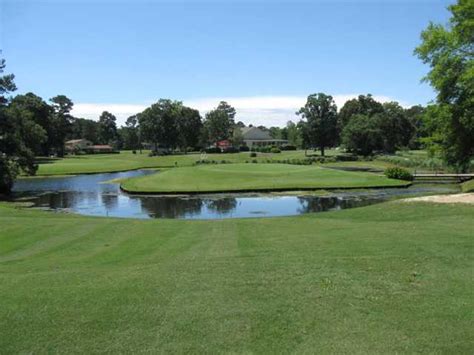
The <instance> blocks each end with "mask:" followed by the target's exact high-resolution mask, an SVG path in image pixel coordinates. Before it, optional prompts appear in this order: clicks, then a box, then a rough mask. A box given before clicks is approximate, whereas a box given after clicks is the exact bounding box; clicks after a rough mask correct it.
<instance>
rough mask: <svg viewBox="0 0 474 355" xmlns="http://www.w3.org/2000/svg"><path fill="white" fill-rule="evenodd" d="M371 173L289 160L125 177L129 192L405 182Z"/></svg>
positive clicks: (212, 190)
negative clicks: (300, 164)
mask: <svg viewBox="0 0 474 355" xmlns="http://www.w3.org/2000/svg"><path fill="white" fill-rule="evenodd" d="M406 185H407V182H405V181H399V180H393V179H388V178H386V177H384V176H380V175H375V174H372V173H363V172H349V171H339V170H334V169H327V168H321V167H316V166H297V165H288V164H227V165H225V164H219V165H203V166H196V167H184V168H177V169H170V170H168V171H164V172H159V173H157V174H153V175H148V176H143V177H138V178H133V179H129V180H126V181H124V182H123V183H122V185H121V187H122V189H123V190H124V191H127V192H130V193H212V192H243V191H284V190H298V189H301V190H309V189H331V188H341V189H342V188H370V187H394V186H406Z"/></svg>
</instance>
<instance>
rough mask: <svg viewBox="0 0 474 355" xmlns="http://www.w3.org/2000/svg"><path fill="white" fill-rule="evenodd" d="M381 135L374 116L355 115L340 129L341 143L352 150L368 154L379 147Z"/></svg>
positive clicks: (381, 139) (381, 140)
mask: <svg viewBox="0 0 474 355" xmlns="http://www.w3.org/2000/svg"><path fill="white" fill-rule="evenodd" d="M382 142H383V136H382V132H381V129H380V127H379V121H378V119H377V117H376V116H365V115H355V116H353V117H352V118H351V119H350V121H349V122H348V124H347V125H346V126H345V127H344V130H343V131H342V144H343V145H344V146H345V147H346V148H347V149H348V150H349V151H352V152H356V153H357V154H361V155H364V156H368V155H371V154H373V152H374V151H375V150H378V149H380V148H381V146H382Z"/></svg>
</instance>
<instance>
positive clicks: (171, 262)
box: [0, 202, 474, 354]
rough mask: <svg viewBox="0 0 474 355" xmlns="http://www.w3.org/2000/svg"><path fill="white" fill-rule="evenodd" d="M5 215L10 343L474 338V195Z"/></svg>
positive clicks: (460, 347) (106, 348) (398, 345)
mask: <svg viewBox="0 0 474 355" xmlns="http://www.w3.org/2000/svg"><path fill="white" fill-rule="evenodd" d="M0 225H1V228H0V299H1V307H0V334H1V336H0V349H1V352H2V353H5V354H8V353H61V354H66V353H99V352H108V353H118V352H121V353H137V352H149V353H157V352H163V353H177V352H178V353H185V352H186V353H193V352H194V353H202V352H207V353H217V352H233V353H289V352H292V353H304V352H307V353H378V354H380V353H416V352H420V353H453V354H462V353H464V354H467V353H472V349H473V345H474V343H473V333H472V325H473V321H474V316H473V306H474V304H473V297H472V296H473V286H472V285H473V267H474V265H473V257H472V256H473V252H474V250H473V244H474V243H473V230H474V206H467V205H464V206H461V205H457V206H456V205H434V204H424V203H413V204H405V203H403V202H389V203H384V204H378V205H374V206H370V207H364V208H357V209H352V210H343V211H336V212H327V213H320V214H308V215H304V216H299V217H287V218H267V219H240V220H239V219H236V220H218V221H182V220H152V221H142V220H128V219H111V218H107V219H105V218H92V217H81V216H74V215H66V214H55V213H48V212H42V211H32V210H16V209H13V208H11V207H10V206H9V205H6V204H3V205H0Z"/></svg>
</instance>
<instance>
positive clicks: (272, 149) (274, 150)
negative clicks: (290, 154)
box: [270, 147, 281, 154]
mask: <svg viewBox="0 0 474 355" xmlns="http://www.w3.org/2000/svg"><path fill="white" fill-rule="evenodd" d="M270 153H274V154H275V153H281V150H280V148H276V147H273V148H271V149H270Z"/></svg>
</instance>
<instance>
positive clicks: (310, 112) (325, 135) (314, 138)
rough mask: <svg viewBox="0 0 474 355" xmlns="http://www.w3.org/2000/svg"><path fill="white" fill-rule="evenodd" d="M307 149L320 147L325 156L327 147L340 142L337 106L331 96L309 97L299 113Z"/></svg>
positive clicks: (317, 95) (316, 95) (321, 94)
mask: <svg viewBox="0 0 474 355" xmlns="http://www.w3.org/2000/svg"><path fill="white" fill-rule="evenodd" d="M297 114H298V115H301V116H302V118H303V120H302V121H301V122H300V126H301V128H302V133H303V134H302V136H303V141H304V146H305V147H319V148H320V149H321V155H324V149H325V148H326V147H332V146H334V145H335V144H336V142H337V140H338V133H337V106H336V104H335V102H334V99H333V98H332V96H330V95H326V94H323V93H318V94H313V95H310V96H308V98H307V101H306V104H305V106H304V107H302V108H301V109H300V110H299V111H298V112H297Z"/></svg>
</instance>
